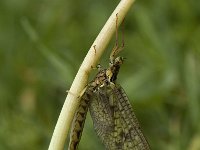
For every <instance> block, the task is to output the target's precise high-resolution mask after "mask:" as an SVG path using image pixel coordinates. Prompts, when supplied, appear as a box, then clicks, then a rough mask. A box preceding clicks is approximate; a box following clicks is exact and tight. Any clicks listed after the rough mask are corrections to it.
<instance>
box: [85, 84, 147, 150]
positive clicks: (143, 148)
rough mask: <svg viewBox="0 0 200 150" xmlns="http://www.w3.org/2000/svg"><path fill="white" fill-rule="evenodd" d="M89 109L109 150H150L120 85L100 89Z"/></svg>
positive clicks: (95, 126) (92, 99)
mask: <svg viewBox="0 0 200 150" xmlns="http://www.w3.org/2000/svg"><path fill="white" fill-rule="evenodd" d="M94 95H95V96H93V98H91V102H90V106H89V110H90V114H91V116H92V119H93V123H94V128H95V131H96V132H97V135H98V136H99V137H100V139H101V141H102V142H103V144H104V145H105V147H106V149H108V150H149V149H150V148H149V145H148V143H147V141H146V139H145V137H144V135H143V134H142V132H141V129H140V126H139V123H138V120H137V118H136V116H135V114H134V112H133V110H132V106H131V104H130V102H129V101H128V98H127V96H126V94H125V92H124V90H123V89H122V88H121V86H120V85H115V84H109V85H105V86H103V87H99V88H98V89H97V90H96V92H95V93H94Z"/></svg>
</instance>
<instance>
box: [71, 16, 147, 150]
mask: <svg viewBox="0 0 200 150" xmlns="http://www.w3.org/2000/svg"><path fill="white" fill-rule="evenodd" d="M123 48H124V41H123V38H122V45H121V46H119V45H118V16H117V14H116V44H115V47H114V48H113V50H112V52H111V54H110V63H109V67H108V68H107V69H102V68H101V67H100V66H98V70H99V72H98V73H97V75H96V77H95V78H94V80H93V81H91V82H90V83H89V84H88V85H87V87H86V88H85V91H84V93H83V95H82V97H81V102H80V105H79V107H78V110H77V112H76V114H75V117H74V121H73V124H72V129H71V135H70V143H69V147H68V150H76V149H78V144H79V141H80V138H81V134H82V130H83V127H84V122H85V118H86V114H87V111H88V108H89V111H90V114H91V117H92V120H93V124H94V128H95V131H96V133H97V135H98V136H99V138H100V139H101V141H102V143H103V144H104V145H105V147H106V149H108V150H150V147H149V145H148V142H147V141H146V139H145V137H144V135H143V133H142V131H141V129H140V125H139V122H138V120H137V118H136V116H135V114H134V112H133V109H132V106H131V104H130V102H129V100H128V97H127V95H126V93H125V92H124V90H123V89H122V87H121V86H120V85H119V84H117V83H116V79H117V75H118V72H119V69H120V66H121V64H122V63H123V61H124V58H123V57H120V56H119V57H116V56H117V54H118V53H119V52H120V51H121V50H122V49H123ZM94 49H95V46H94Z"/></svg>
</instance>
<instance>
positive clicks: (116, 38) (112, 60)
mask: <svg viewBox="0 0 200 150" xmlns="http://www.w3.org/2000/svg"><path fill="white" fill-rule="evenodd" d="M123 24H124V20H123V21H122V26H123ZM115 28H116V30H115V46H114V48H113V49H112V52H111V54H110V63H111V64H113V62H114V60H115V57H116V56H117V54H118V53H119V52H120V51H122V50H123V48H124V34H123V31H122V45H121V46H119V38H118V13H117V14H116V21H115Z"/></svg>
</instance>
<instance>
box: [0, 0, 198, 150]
mask: <svg viewBox="0 0 200 150" xmlns="http://www.w3.org/2000/svg"><path fill="white" fill-rule="evenodd" d="M118 2H119V1H114V0H113V1H111V0H109V1H108V0H93V1H92V0H84V1H73V0H51V1H50V0H32V1H27V0H15V1H14V0H1V1H0V149H1V150H4V149H6V150H11V149H20V150H21V149H28V150H35V149H37V150H40V149H41V150H42V149H47V148H48V144H49V142H50V138H51V135H52V133H53V129H54V127H55V124H56V121H57V118H58V115H59V113H60V110H61V108H62V104H63V103H64V100H65V97H66V94H67V93H66V92H65V91H66V90H67V89H69V87H70V85H71V83H72V81H73V78H74V76H75V74H76V72H77V70H78V68H79V65H80V64H81V62H82V60H83V58H84V56H85V54H86V53H87V50H88V49H89V47H90V45H91V44H92V42H93V40H94V39H95V37H96V35H97V34H98V32H99V31H100V29H101V27H102V26H103V24H104V23H105V21H106V20H107V18H108V17H109V15H110V14H111V12H112V11H113V9H114V8H115V7H116V5H117V4H118ZM124 35H125V49H124V51H123V52H122V53H121V55H122V56H124V57H126V58H127V59H126V62H125V64H124V65H123V67H122V69H121V71H120V74H119V77H118V79H119V80H118V82H119V83H121V85H122V86H123V87H124V89H125V91H126V92H127V95H128V96H129V98H130V100H131V103H132V105H133V107H134V110H135V113H136V115H137V117H138V119H139V120H140V123H141V126H142V129H143V131H144V134H145V135H146V137H147V139H148V141H149V143H150V145H151V147H152V150H161V149H162V150H199V149H200V142H199V141H200V109H199V108H200V94H199V93H200V42H199V41H200V1H198V0H188V1H183V0H152V1H149V0H143V1H141V0H140V1H139V0H138V1H136V3H135V5H134V7H132V9H131V11H130V12H129V13H128V15H127V17H126V20H125V26H124ZM113 45H114V41H113V42H112V44H110V46H109V48H110V49H111V48H112V47H113ZM109 53H110V51H107V52H106V53H105V55H104V56H103V57H102V59H101V63H102V64H103V65H104V64H107V63H108V56H109ZM94 72H95V71H94ZM91 78H92V76H91ZM79 149H80V150H89V149H95V150H101V149H104V148H103V146H102V144H101V142H100V141H99V140H98V138H97V137H96V135H95V133H94V129H93V127H92V122H91V119H90V116H89V115H88V117H87V121H86V125H85V128H84V132H83V136H82V140H81V143H80V146H79Z"/></svg>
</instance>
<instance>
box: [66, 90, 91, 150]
mask: <svg viewBox="0 0 200 150" xmlns="http://www.w3.org/2000/svg"><path fill="white" fill-rule="evenodd" d="M91 96H92V87H90V86H88V87H87V89H86V91H85V92H84V94H83V96H82V97H81V100H80V104H79V106H78V109H77V111H76V114H75V116H74V120H73V123H72V127H71V133H70V142H69V146H68V150H77V149H78V144H79V142H80V139H81V135H82V131H83V127H84V124H85V119H86V115H87V111H88V107H89V102H90V98H91Z"/></svg>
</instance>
